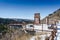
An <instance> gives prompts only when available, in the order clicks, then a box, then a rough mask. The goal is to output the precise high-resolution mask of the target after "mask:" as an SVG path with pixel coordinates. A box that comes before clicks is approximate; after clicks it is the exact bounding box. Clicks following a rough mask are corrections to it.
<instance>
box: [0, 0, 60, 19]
mask: <svg viewBox="0 0 60 40" xmlns="http://www.w3.org/2000/svg"><path fill="white" fill-rule="evenodd" d="M59 8H60V0H0V17H2V18H22V19H34V13H40V15H41V19H43V18H44V17H46V16H47V15H48V14H50V13H53V12H54V11H56V10H57V9H59Z"/></svg>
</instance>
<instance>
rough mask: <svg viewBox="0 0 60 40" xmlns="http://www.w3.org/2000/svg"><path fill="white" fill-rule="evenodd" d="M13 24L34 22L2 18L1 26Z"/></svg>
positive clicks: (0, 20) (0, 19)
mask: <svg viewBox="0 0 60 40" xmlns="http://www.w3.org/2000/svg"><path fill="white" fill-rule="evenodd" d="M12 22H20V23H22V22H26V23H32V22H33V20H29V19H16V18H13V19H12V18H0V24H9V23H12Z"/></svg>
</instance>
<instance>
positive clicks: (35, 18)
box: [34, 13, 40, 25]
mask: <svg viewBox="0 0 60 40" xmlns="http://www.w3.org/2000/svg"><path fill="white" fill-rule="evenodd" d="M34 24H36V25H39V24H40V13H35V14H34Z"/></svg>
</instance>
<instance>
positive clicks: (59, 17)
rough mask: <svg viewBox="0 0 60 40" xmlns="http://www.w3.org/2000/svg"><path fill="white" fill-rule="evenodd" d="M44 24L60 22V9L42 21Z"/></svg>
mask: <svg viewBox="0 0 60 40" xmlns="http://www.w3.org/2000/svg"><path fill="white" fill-rule="evenodd" d="M41 21H43V23H44V24H56V23H58V22H59V21H60V9H58V10H56V11H55V12H53V13H52V14H49V15H48V16H46V17H45V18H44V19H42V20H41Z"/></svg>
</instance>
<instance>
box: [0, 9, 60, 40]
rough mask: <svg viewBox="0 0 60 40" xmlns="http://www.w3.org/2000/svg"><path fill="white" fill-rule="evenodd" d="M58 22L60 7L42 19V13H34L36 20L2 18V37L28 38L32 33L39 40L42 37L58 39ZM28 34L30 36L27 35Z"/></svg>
mask: <svg viewBox="0 0 60 40" xmlns="http://www.w3.org/2000/svg"><path fill="white" fill-rule="evenodd" d="M58 23H60V9H58V10H56V11H55V12H53V13H51V14H49V15H48V16H46V17H45V18H43V19H42V20H41V15H40V13H35V14H34V20H29V19H9V18H7V19H5V18H0V39H1V40H28V38H30V35H29V34H32V35H34V38H35V40H39V39H41V37H42V39H41V40H54V39H56V33H57V26H56V24H58ZM27 34H28V38H26V37H25V36H26V35H27ZM2 35H3V36H2ZM7 35H8V36H7ZM23 35H24V36H23ZM32 35H31V36H32ZM36 35H38V36H36ZM39 35H40V36H39ZM43 36H44V37H43ZM23 38H24V39H23Z"/></svg>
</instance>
